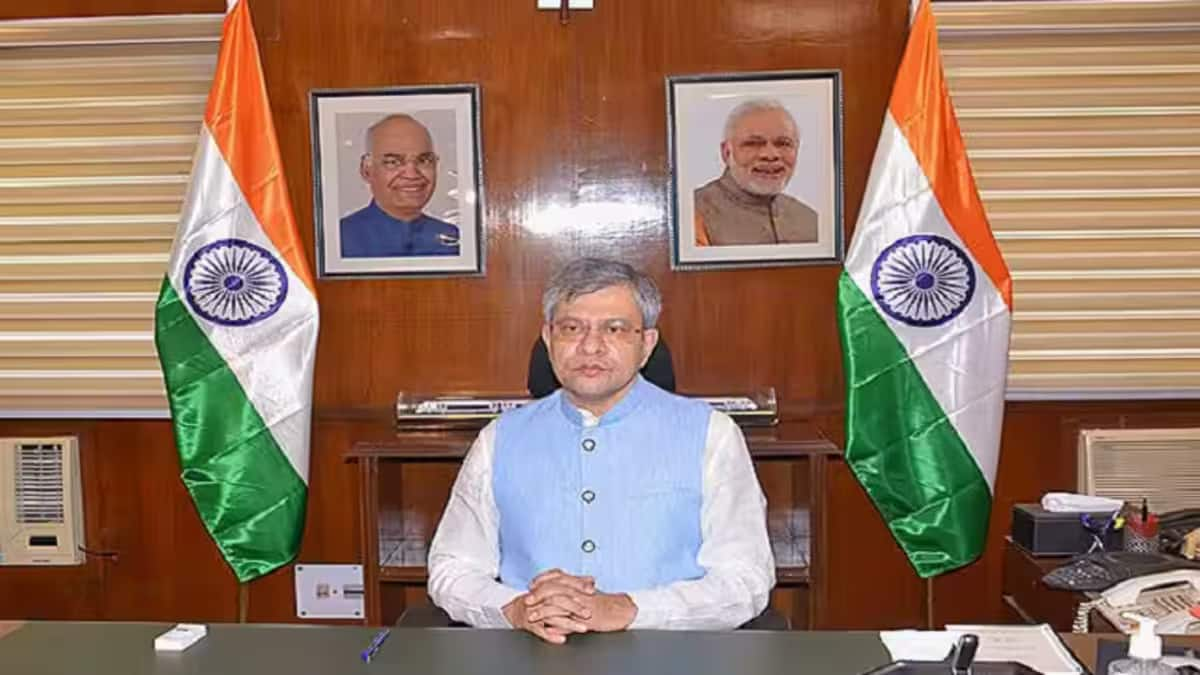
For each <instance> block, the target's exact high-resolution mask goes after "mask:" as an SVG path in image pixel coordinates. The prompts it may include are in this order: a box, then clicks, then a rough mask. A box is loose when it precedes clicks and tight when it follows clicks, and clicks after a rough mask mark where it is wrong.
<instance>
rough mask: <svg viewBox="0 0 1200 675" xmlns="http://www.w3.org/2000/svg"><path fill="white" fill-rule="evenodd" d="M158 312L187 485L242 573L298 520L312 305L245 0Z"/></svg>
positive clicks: (287, 548)
mask: <svg viewBox="0 0 1200 675" xmlns="http://www.w3.org/2000/svg"><path fill="white" fill-rule="evenodd" d="M154 318H155V335H154V338H155V344H156V346H157V347H158V355H159V360H160V361H161V362H162V369H163V375H164V378H165V380H166V386H167V397H168V399H169V401H170V407H171V418H172V420H173V423H174V428H175V440H176V443H177V445H178V448H179V456H180V460H181V465H182V469H183V474H182V477H183V482H184V484H185V485H186V486H187V489H188V491H189V492H190V493H191V495H192V498H193V500H194V501H195V504H196V508H197V510H198V511H199V513H200V517H201V519H202V520H203V521H204V525H205V527H206V528H207V529H208V531H209V533H210V534H211V535H212V537H213V540H214V541H215V542H216V544H217V546H218V547H219V548H220V550H221V552H222V554H224V556H225V559H226V561H228V563H229V565H230V567H232V568H233V571H234V574H235V575H236V576H237V578H238V581H241V582H246V581H250V580H251V579H254V578H256V577H259V576H261V575H263V574H266V573H267V572H270V571H271V570H274V569H276V568H277V567H280V566H281V565H284V564H286V563H287V562H289V561H290V560H292V558H294V557H295V555H296V551H297V549H298V548H299V544H300V535H301V532H302V531H303V529H304V512H305V503H306V501H307V495H308V447H309V423H310V417H311V412H312V374H313V359H314V355H315V352H316V343H317V300H316V293H315V292H314V287H313V279H312V274H311V272H310V271H309V268H308V263H307V262H306V260H305V258H304V254H303V245H302V243H301V241H300V237H299V235H298V233H297V231H296V222H295V218H294V217H293V216H292V209H291V203H290V201H289V198H288V192H287V185H286V183H285V182H284V176H283V166H282V163H281V162H280V157H279V146H278V144H277V143H276V140H275V128H274V124H273V123H272V121H271V110H270V107H269V106H268V103H267V94H266V88H265V86H264V83H263V75H262V66H261V64H260V63H259V60H258V43H257V40H256V39H255V37H254V28H253V26H252V25H251V23H250V12H249V9H248V8H247V7H246V3H245V2H244V1H243V2H240V3H238V2H237V1H236V0H234V2H233V3H232V6H231V7H230V9H229V12H228V13H227V14H226V16H225V22H224V27H223V32H222V39H221V48H220V55H219V57H218V60H217V70H216V75H215V77H214V80H213V85H212V89H211V90H210V92H209V96H208V105H207V108H206V110H205V113H204V126H203V127H202V129H201V130H200V138H199V141H198V147H197V149H196V156H195V159H194V164H193V167H192V179H191V186H190V188H189V191H188V195H187V199H186V200H185V202H184V206H183V213H182V217H181V220H180V224H179V229H178V231H177V233H176V235H175V244H174V248H173V249H172V252H171V259H170V264H169V267H168V269H167V276H166V279H165V280H164V281H163V285H162V290H161V292H160V295H159V299H158V305H157V307H156V309H155V317H154Z"/></svg>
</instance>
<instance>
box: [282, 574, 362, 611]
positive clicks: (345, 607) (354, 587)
mask: <svg viewBox="0 0 1200 675" xmlns="http://www.w3.org/2000/svg"><path fill="white" fill-rule="evenodd" d="M295 572H296V616H298V617H300V618H301V619H362V618H364V617H365V616H366V603H365V602H364V599H363V568H362V565H309V564H299V565H296V568H295Z"/></svg>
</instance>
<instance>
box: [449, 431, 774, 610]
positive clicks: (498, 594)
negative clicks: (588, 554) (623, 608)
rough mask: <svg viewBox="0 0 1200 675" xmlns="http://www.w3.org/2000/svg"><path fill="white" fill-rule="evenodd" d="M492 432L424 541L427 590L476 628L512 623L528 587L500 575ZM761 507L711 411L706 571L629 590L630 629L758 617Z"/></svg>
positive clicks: (745, 466)
mask: <svg viewBox="0 0 1200 675" xmlns="http://www.w3.org/2000/svg"><path fill="white" fill-rule="evenodd" d="M580 413H581V414H582V415H583V420H584V425H585V426H595V425H596V424H598V423H599V418H597V417H596V416H595V415H592V414H591V413H589V412H587V411H586V410H580ZM495 440H496V423H495V422H492V423H491V424H489V425H488V426H486V427H484V429H483V430H482V431H480V432H479V436H478V437H477V438H476V439H475V443H474V444H473V445H472V446H471V449H470V451H469V452H468V453H467V457H466V459H465V460H464V461H463V466H462V469H461V470H460V471H459V473H458V478H457V479H456V480H455V482H454V488H453V489H452V490H451V492H450V501H449V502H448V503H447V504H446V511H445V513H444V514H443V515H442V521H441V523H440V524H439V525H438V529H437V533H436V534H435V535H434V537H433V543H432V544H431V545H430V548H429V595H430V597H431V598H433V601H434V603H435V604H437V605H438V606H439V607H441V608H442V609H444V610H446V612H447V613H448V614H449V615H450V617H451V618H453V619H454V620H455V621H460V622H463V623H467V624H470V625H472V626H475V627H477V628H509V627H510V625H509V623H508V619H507V618H505V616H504V612H503V611H502V610H503V607H504V606H505V605H507V604H508V603H509V602H511V601H512V600H513V598H516V597H517V596H518V595H521V594H522V593H525V592H526V591H527V590H528V589H521V588H512V587H510V586H505V585H503V584H501V583H499V582H498V581H496V579H497V577H498V576H499V574H500V530H499V523H500V514H499V512H498V511H497V508H496V500H495V498H494V496H493V494H492V457H493V455H494V452H495ZM766 508H767V500H766V498H765V497H764V496H763V492H762V487H761V486H760V485H759V483H758V478H757V476H756V475H755V473H754V465H753V464H752V463H751V461H750V453H749V452H748V451H747V449H746V441H745V438H744V437H743V436H742V431H741V429H739V428H738V426H737V424H736V423H735V422H734V421H733V419H731V418H730V417H729V416H728V415H726V414H725V413H722V412H719V411H715V410H714V411H713V413H712V416H711V417H710V418H709V423H708V436H707V438H706V442H705V451H704V478H703V487H702V506H701V513H700V528H701V537H702V541H701V544H700V551H699V553H698V554H697V556H696V561H697V563H698V564H699V565H700V567H702V568H704V570H705V574H704V576H703V577H701V578H699V579H694V580H690V581H678V582H675V583H672V584H668V585H666V586H660V587H656V588H648V589H644V590H639V591H635V592H632V593H630V594H629V596H630V598H632V599H633V602H634V604H635V605H637V617H636V618H635V619H634V621H633V624H632V625H630V628H658V629H677V630H721V629H732V628H736V627H738V626H740V625H741V624H743V623H745V622H747V621H749V620H750V619H752V618H754V617H756V616H758V615H759V613H761V612H762V611H763V609H765V608H766V606H767V602H768V601H769V599H770V593H771V588H772V587H773V586H774V585H775V559H774V556H772V554H771V544H770V541H769V540H768V538H767V517H766ZM647 544H650V542H647ZM598 590H599V591H601V592H603V591H604V589H602V588H601V589H598Z"/></svg>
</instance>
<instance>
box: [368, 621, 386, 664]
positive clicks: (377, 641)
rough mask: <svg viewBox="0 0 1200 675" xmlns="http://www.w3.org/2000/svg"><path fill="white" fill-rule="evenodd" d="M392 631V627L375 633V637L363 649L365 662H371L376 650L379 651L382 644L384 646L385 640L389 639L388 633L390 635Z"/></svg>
mask: <svg viewBox="0 0 1200 675" xmlns="http://www.w3.org/2000/svg"><path fill="white" fill-rule="evenodd" d="M391 632H392V631H391V629H390V628H384V629H383V630H381V631H379V632H378V633H376V634H375V637H374V638H373V639H372V640H371V644H370V645H368V646H367V648H366V649H364V650H363V653H362V660H363V661H364V662H366V663H370V662H371V658H372V657H374V656H375V652H377V651H379V648H380V647H381V646H383V641H384V640H386V639H388V635H390V634H391Z"/></svg>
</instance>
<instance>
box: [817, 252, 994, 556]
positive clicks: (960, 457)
mask: <svg viewBox="0 0 1200 675" xmlns="http://www.w3.org/2000/svg"><path fill="white" fill-rule="evenodd" d="M838 301H839V306H840V307H841V319H840V322H839V329H840V331H841V335H842V345H843V358H844V365H845V372H846V382H847V389H848V391H849V396H848V400H847V406H846V461H847V463H848V464H849V465H850V468H851V470H853V471H854V474H855V476H857V478H858V480H859V482H860V483H862V485H863V487H864V488H865V489H866V491H867V493H868V494H869V495H870V496H871V499H872V501H874V502H875V505H876V507H877V508H878V509H879V512H880V513H881V514H882V515H883V519H884V521H886V522H887V524H888V527H889V528H890V529H891V531H892V534H893V535H894V536H895V538H896V540H897V542H898V543H899V544H900V547H901V548H902V549H904V552H905V553H906V554H908V558H909V560H910V561H911V562H912V564H913V567H914V568H916V571H917V574H919V575H920V576H921V577H923V578H928V577H932V576H936V575H938V574H941V573H942V572H945V571H948V570H951V569H954V568H956V567H960V566H962V565H965V564H966V563H968V562H971V561H972V560H974V559H975V558H976V557H978V556H979V554H980V553H981V552H982V550H983V545H984V539H985V536H986V534H987V523H988V513H989V511H990V506H991V493H990V491H989V490H988V485H987V482H986V481H985V480H984V477H983V474H982V473H981V472H980V471H979V466H978V465H977V464H976V463H975V460H974V458H973V457H972V456H971V453H970V452H969V451H968V449H967V446H966V445H965V444H964V443H963V440H962V438H961V437H960V436H959V434H958V432H957V431H956V430H955V428H954V425H953V424H951V422H950V420H949V418H948V417H947V416H946V413H945V411H943V410H942V408H941V406H940V405H939V404H938V402H937V400H936V399H935V398H934V396H933V394H932V393H931V392H930V390H929V387H928V385H926V383H925V380H924V378H922V376H921V373H920V372H919V371H918V370H917V367H916V366H915V365H914V364H913V363H912V360H911V359H910V358H909V355H908V352H907V351H906V350H905V348H904V346H903V345H901V344H900V340H899V339H898V338H897V337H896V335H895V334H894V333H893V332H892V330H891V328H889V327H888V325H887V323H886V322H884V320H883V319H882V318H881V317H880V316H879V314H878V312H877V311H876V309H875V306H874V305H873V304H872V303H871V301H870V300H869V299H868V298H867V297H866V296H865V295H864V294H863V293H862V291H861V290H860V289H859V287H858V285H857V284H855V283H854V280H853V279H852V278H851V277H850V276H849V275H848V274H846V273H844V272H843V273H842V276H841V279H840V280H839V282H838ZM897 412H899V413H900V414H897Z"/></svg>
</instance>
